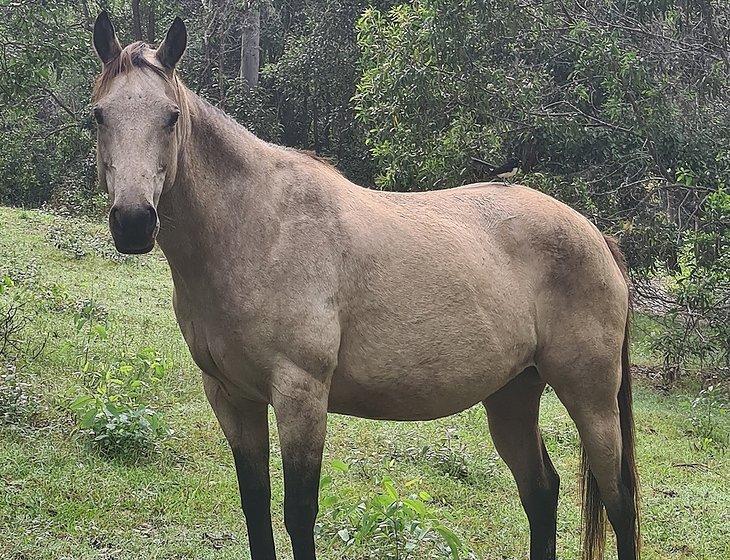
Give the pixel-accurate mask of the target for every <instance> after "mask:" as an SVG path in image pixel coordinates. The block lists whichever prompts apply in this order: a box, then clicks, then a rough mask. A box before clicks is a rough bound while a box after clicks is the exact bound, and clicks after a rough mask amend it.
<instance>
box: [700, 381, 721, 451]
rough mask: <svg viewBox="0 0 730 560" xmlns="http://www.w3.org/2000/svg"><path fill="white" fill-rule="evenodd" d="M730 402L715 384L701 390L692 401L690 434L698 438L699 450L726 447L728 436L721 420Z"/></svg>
mask: <svg viewBox="0 0 730 560" xmlns="http://www.w3.org/2000/svg"><path fill="white" fill-rule="evenodd" d="M729 404H730V400H729V399H728V394H727V392H726V391H724V390H723V389H722V388H721V387H719V386H718V385H716V384H713V385H708V386H707V387H705V388H704V389H702V390H701V391H700V392H699V394H698V395H697V398H695V399H694V400H693V401H692V415H691V416H690V420H691V422H692V432H693V435H694V436H695V437H697V438H698V443H697V447H698V448H700V449H705V450H707V449H711V448H719V449H724V448H725V447H727V445H728V434H727V432H726V431H725V430H724V429H723V425H724V423H723V418H724V417H725V415H727V411H728V405H729Z"/></svg>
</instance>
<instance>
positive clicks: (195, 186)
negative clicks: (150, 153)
mask: <svg viewBox="0 0 730 560" xmlns="http://www.w3.org/2000/svg"><path fill="white" fill-rule="evenodd" d="M189 96H190V99H189V104H190V134H189V137H188V138H187V140H186V141H185V143H184V145H183V146H182V147H181V151H180V157H179V163H178V169H177V175H176V178H175V183H174V184H173V185H172V186H171V187H170V189H169V191H167V192H166V193H164V194H163V196H162V197H161V199H160V204H159V207H158V212H159V215H160V234H159V237H158V241H159V243H160V246H161V248H162V250H163V252H164V253H165V256H166V257H167V260H168V262H169V263H170V267H171V268H172V269H173V273H176V272H177V273H178V274H187V273H189V271H194V270H205V269H206V264H208V263H207V262H206V261H210V260H212V262H210V264H211V267H210V268H211V269H212V268H214V266H213V264H214V263H215V262H218V263H219V265H220V259H221V258H222V256H221V254H220V252H221V251H223V252H226V251H227V252H228V254H230V253H231V252H233V251H236V250H239V249H241V248H239V247H232V246H229V245H230V244H233V243H236V242H239V243H240V240H241V238H242V236H243V235H244V234H245V233H246V232H242V231H240V230H241V229H243V228H247V229H248V231H249V232H250V234H252V235H265V233H266V231H265V230H266V229H268V227H271V226H270V222H271V220H272V216H271V215H269V216H266V213H267V210H268V209H269V207H270V205H271V203H272V201H271V200H270V199H271V198H272V197H274V196H276V193H275V188H274V187H273V186H271V185H267V184H266V181H265V178H266V176H267V175H268V174H269V173H268V169H269V168H270V166H271V165H273V162H272V155H275V150H276V148H274V147H273V146H271V145H269V144H267V143H266V142H264V141H262V140H259V139H258V138H256V137H255V136H254V135H253V134H251V133H250V132H248V131H247V130H246V129H244V128H243V127H242V126H240V125H238V124H237V123H236V122H235V121H233V120H232V119H230V118H229V117H227V116H225V115H224V114H223V113H221V112H220V111H218V110H217V109H215V108H213V107H212V106H210V105H208V104H207V103H205V102H204V101H203V100H201V99H200V98H198V97H197V96H195V95H194V94H192V93H189ZM251 242H253V243H255V242H256V240H254V239H252V240H251Z"/></svg>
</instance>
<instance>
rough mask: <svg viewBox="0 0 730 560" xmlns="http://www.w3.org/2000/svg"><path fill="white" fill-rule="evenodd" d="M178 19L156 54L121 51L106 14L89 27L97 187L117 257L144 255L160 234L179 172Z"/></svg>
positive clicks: (182, 121)
mask: <svg viewBox="0 0 730 560" xmlns="http://www.w3.org/2000/svg"><path fill="white" fill-rule="evenodd" d="M186 42H187V32H186V30H185V24H184V23H183V22H182V20H181V19H179V18H176V19H175V21H174V22H173V23H172V26H171V27H170V29H169V31H168V32H167V36H166V37H165V40H164V41H163V42H162V44H161V45H160V46H159V48H157V49H156V50H155V49H153V48H151V47H150V46H148V45H146V44H144V43H141V42H138V43H133V44H131V45H129V46H127V47H125V48H124V49H122V47H121V45H120V44H119V40H118V39H117V36H116V33H115V32H114V27H113V26H112V23H111V21H110V20H109V16H108V15H107V13H106V12H102V13H101V14H99V17H97V18H96V23H95V24H94V48H95V50H96V53H97V54H98V56H99V58H100V59H101V62H102V64H103V69H102V72H101V75H100V76H99V77H98V79H97V82H96V86H95V88H94V94H93V102H94V103H93V109H92V110H93V113H94V119H95V120H96V122H97V165H98V171H99V182H100V183H101V186H102V187H105V188H106V190H107V192H108V193H109V198H110V202H111V205H112V206H111V210H110V212H109V229H110V230H111V233H112V237H113V238H114V244H115V245H116V247H117V250H118V251H120V252H122V253H147V252H149V251H151V250H152V248H153V247H154V244H155V237H156V235H157V232H158V230H159V220H158V217H157V204H158V202H159V200H160V196H161V195H162V193H163V192H164V191H165V190H166V189H168V188H170V186H171V185H172V184H173V183H174V181H175V175H176V173H177V163H178V156H179V152H180V146H181V144H182V142H183V139H184V138H185V135H186V129H187V127H188V126H189V119H188V115H187V105H186V102H185V91H184V89H183V88H182V86H181V84H180V83H179V81H178V79H177V77H176V75H175V65H176V64H177V62H178V61H179V60H180V57H181V56H182V54H183V51H184V50H185V45H186Z"/></svg>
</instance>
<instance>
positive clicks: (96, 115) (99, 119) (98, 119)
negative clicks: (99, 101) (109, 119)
mask: <svg viewBox="0 0 730 560" xmlns="http://www.w3.org/2000/svg"><path fill="white" fill-rule="evenodd" d="M94 120H95V121H96V124H103V123H104V116H103V115H102V114H101V109H100V108H99V107H94Z"/></svg>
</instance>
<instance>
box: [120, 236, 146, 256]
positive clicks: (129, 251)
mask: <svg viewBox="0 0 730 560" xmlns="http://www.w3.org/2000/svg"><path fill="white" fill-rule="evenodd" d="M114 246H115V247H116V248H117V251H119V252H120V253H123V254H125V255H143V254H145V253H149V252H150V251H151V250H152V249H154V247H155V240H154V239H152V242H151V243H150V244H149V245H145V246H143V247H128V246H122V245H119V244H118V243H115V244H114Z"/></svg>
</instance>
